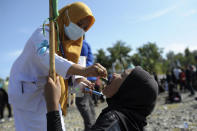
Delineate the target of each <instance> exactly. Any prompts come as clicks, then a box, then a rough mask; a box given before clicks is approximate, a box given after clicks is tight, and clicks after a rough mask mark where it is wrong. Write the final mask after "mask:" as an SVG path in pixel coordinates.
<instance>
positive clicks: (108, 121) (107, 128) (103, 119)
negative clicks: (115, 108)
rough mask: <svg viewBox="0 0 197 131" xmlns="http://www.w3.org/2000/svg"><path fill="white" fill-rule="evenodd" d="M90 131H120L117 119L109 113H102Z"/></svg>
mask: <svg viewBox="0 0 197 131" xmlns="http://www.w3.org/2000/svg"><path fill="white" fill-rule="evenodd" d="M90 131H121V128H120V124H119V119H118V118H117V117H116V116H115V114H114V113H113V112H111V111H109V112H102V113H101V114H100V115H99V117H98V118H97V120H96V123H95V124H94V125H93V126H92V127H91V129H90Z"/></svg>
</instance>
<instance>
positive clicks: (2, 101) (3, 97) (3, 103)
mask: <svg viewBox="0 0 197 131" xmlns="http://www.w3.org/2000/svg"><path fill="white" fill-rule="evenodd" d="M3 86H4V84H2V83H0V123H1V122H4V121H5V119H4V110H5V107H7V109H8V120H12V108H11V106H10V104H9V103H8V94H7V92H6V90H5V89H4V88H3Z"/></svg>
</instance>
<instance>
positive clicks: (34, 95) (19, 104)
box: [8, 2, 107, 131]
mask: <svg viewBox="0 0 197 131" xmlns="http://www.w3.org/2000/svg"><path fill="white" fill-rule="evenodd" d="M56 21H57V24H58V26H59V38H60V43H59V44H58V38H56V39H55V47H56V53H55V67H56V68H55V70H56V73H57V74H58V75H59V76H60V77H59V79H60V84H61V89H62V92H61V93H62V94H61V98H60V107H61V109H60V115H62V113H63V114H64V115H65V113H66V106H67V89H68V81H67V79H68V78H70V77H73V79H75V78H74V77H75V76H74V75H80V76H84V77H89V76H101V77H106V75H107V71H106V69H105V68H104V67H103V66H101V65H100V64H98V63H96V64H94V65H92V66H89V67H82V66H80V65H79V64H77V63H78V60H79V56H80V52H81V47H82V40H83V38H82V37H83V34H84V33H85V32H87V31H88V29H89V28H90V27H91V26H92V25H93V24H94V21H95V18H94V16H93V15H92V12H91V10H90V8H89V7H88V6H87V5H86V4H84V3H82V2H74V3H72V4H69V5H67V6H65V7H63V8H62V9H60V10H59V16H58V17H57V19H56ZM44 30H45V35H44ZM58 49H59V50H58ZM48 74H49V27H48V26H46V28H43V27H40V28H38V29H36V31H35V32H34V33H33V34H32V36H31V37H30V38H29V40H28V41H27V43H26V45H25V47H24V49H23V52H22V53H21V55H20V56H19V57H18V58H17V60H16V61H15V62H14V64H13V65H12V69H11V73H10V81H9V85H8V95H9V102H10V103H11V104H12V106H13V112H14V119H15V129H16V131H46V129H47V125H46V122H47V120H46V117H45V115H46V112H47V109H46V106H45V105H46V102H45V99H44V96H43V92H44V85H45V84H46V80H47V76H48ZM84 77H78V78H76V79H75V82H76V83H80V82H84V83H86V84H87V85H88V86H89V87H93V85H94V84H92V83H91V82H90V81H88V80H87V79H85V78H84ZM64 79H65V81H64ZM61 111H62V112H61ZM61 119H62V120H61V122H62V130H65V127H64V124H63V123H64V121H63V117H62V116H61Z"/></svg>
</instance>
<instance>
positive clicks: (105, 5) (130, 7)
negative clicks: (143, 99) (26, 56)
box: [0, 0, 197, 131]
mask: <svg viewBox="0 0 197 131" xmlns="http://www.w3.org/2000/svg"><path fill="white" fill-rule="evenodd" d="M76 1H77V0H59V3H58V7H59V9H60V8H62V7H63V6H65V5H67V4H69V3H72V2H76ZM80 1H82V2H84V3H86V4H87V5H88V6H89V7H90V8H91V10H92V12H93V15H94V16H95V19H96V21H95V24H94V25H93V27H92V28H91V29H90V30H89V31H88V32H87V33H86V40H87V41H88V43H89V44H90V46H91V48H92V52H93V54H94V59H95V62H98V63H101V64H102V65H103V66H104V67H106V69H107V70H108V72H109V74H111V73H113V72H118V73H119V72H122V71H123V70H125V69H128V68H133V67H134V66H136V65H140V66H142V67H143V68H144V69H145V70H147V71H148V72H150V73H151V74H152V75H153V76H154V77H155V79H156V80H157V82H158V85H159V87H160V96H159V98H158V104H157V107H156V109H155V111H154V112H153V114H152V115H151V116H150V117H149V118H148V126H147V130H150V131H153V130H154V131H158V130H160V131H166V130H173V131H179V130H181V129H185V130H191V131H195V130H197V124H196V123H197V115H196V114H197V110H196V109H197V106H196V105H197V104H196V101H195V90H197V71H196V68H197V36H196V35H197V6H196V5H197V1H196V0H80ZM48 3H49V0H0V16H1V18H0V45H1V46H0V58H1V59H0V88H3V89H5V90H6V91H7V86H8V81H9V73H10V69H11V66H12V64H13V62H14V60H15V59H16V58H17V57H18V56H19V55H20V54H21V52H22V50H23V48H24V46H25V43H26V41H27V40H28V39H29V38H30V36H31V34H32V33H33V32H34V30H36V28H38V27H39V26H42V24H43V22H44V20H45V19H46V18H48V17H49V4H48ZM188 79H190V81H188ZM170 84H172V85H170ZM101 86H103V85H101ZM189 92H190V95H189V96H188V93H189ZM192 92H193V93H192ZM190 96H192V97H190ZM70 99H72V98H70ZM196 100H197V98H196ZM172 103H173V104H172ZM104 107H106V103H101V104H100V105H99V106H98V107H97V108H96V112H97V116H98V114H99V113H100V112H101V110H102V109H103V108H104ZM68 111H69V113H68V116H67V117H66V118H65V121H66V123H67V125H66V127H67V129H68V131H72V130H75V129H76V130H82V129H83V123H82V119H81V117H80V115H79V113H78V112H77V110H76V108H75V107H72V106H71V107H70V108H69V109H68ZM0 123H1V121H0ZM0 130H6V131H12V130H14V124H13V121H11V122H7V123H5V124H0Z"/></svg>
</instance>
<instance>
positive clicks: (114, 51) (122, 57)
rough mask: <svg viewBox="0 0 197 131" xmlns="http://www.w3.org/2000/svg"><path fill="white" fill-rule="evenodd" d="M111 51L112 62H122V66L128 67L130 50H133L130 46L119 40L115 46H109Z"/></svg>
mask: <svg viewBox="0 0 197 131" xmlns="http://www.w3.org/2000/svg"><path fill="white" fill-rule="evenodd" d="M107 50H108V51H109V53H110V59H111V62H112V63H114V62H116V61H118V63H120V64H122V68H123V69H126V67H127V60H128V59H129V52H130V51H131V50H132V49H131V48H130V47H129V46H125V43H124V42H122V41H117V42H116V44H114V46H113V47H110V48H107Z"/></svg>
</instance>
